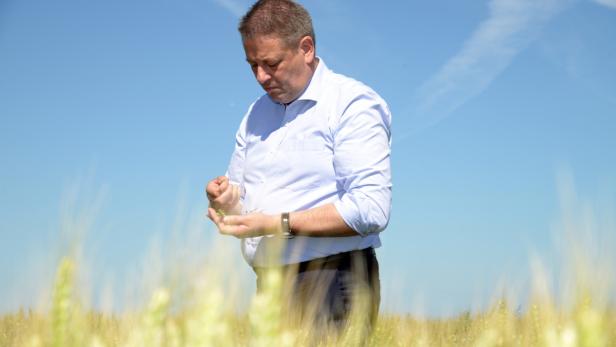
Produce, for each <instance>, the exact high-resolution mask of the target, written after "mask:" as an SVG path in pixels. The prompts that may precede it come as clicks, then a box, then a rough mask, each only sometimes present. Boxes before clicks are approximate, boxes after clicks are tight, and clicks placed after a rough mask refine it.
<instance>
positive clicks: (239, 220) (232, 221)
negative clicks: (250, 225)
mask: <svg viewBox="0 0 616 347" xmlns="http://www.w3.org/2000/svg"><path fill="white" fill-rule="evenodd" d="M245 220H246V217H245V216H225V218H223V220H222V221H223V223H225V225H242V224H245V223H244V222H245Z"/></svg>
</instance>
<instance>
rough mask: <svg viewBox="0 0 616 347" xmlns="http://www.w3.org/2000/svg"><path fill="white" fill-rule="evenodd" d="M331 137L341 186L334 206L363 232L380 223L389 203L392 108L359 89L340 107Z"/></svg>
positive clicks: (384, 222) (378, 227)
mask: <svg viewBox="0 0 616 347" xmlns="http://www.w3.org/2000/svg"><path fill="white" fill-rule="evenodd" d="M333 137H334V169H335V172H336V180H337V183H338V186H339V188H340V189H341V194H339V195H340V199H339V200H337V201H336V202H334V206H335V207H336V209H337V210H338V212H339V213H340V215H341V216H342V218H343V219H344V221H345V223H346V224H347V225H348V226H349V227H351V228H352V229H353V230H355V231H356V232H357V233H358V234H360V235H362V236H366V235H368V234H372V233H377V232H380V231H382V230H383V229H385V227H386V226H387V224H388V223H389V215H390V209H391V188H392V184H391V166H390V154H391V113H390V111H389V108H388V106H387V104H386V103H385V101H383V100H382V99H381V98H380V97H379V96H378V95H376V93H361V94H360V95H359V96H356V97H355V98H354V99H352V100H351V102H350V103H348V106H347V107H346V108H345V109H344V110H343V112H342V114H341V117H340V120H339V122H338V125H337V127H336V129H335V130H334V132H333Z"/></svg>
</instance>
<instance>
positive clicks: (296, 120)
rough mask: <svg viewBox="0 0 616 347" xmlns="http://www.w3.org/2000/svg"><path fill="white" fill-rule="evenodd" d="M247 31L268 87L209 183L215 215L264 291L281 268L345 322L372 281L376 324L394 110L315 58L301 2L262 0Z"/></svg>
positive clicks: (331, 318)
mask: <svg viewBox="0 0 616 347" xmlns="http://www.w3.org/2000/svg"><path fill="white" fill-rule="evenodd" d="M239 31H240V33H241V37H242V43H243V46H244V51H245V54H246V61H247V62H248V64H249V65H250V67H251V69H252V72H253V74H254V76H255V78H256V79H257V82H258V83H259V84H260V85H261V87H263V89H264V90H265V92H266V94H265V95H263V96H262V97H260V98H259V99H257V101H255V102H254V103H253V104H252V105H251V106H250V108H249V110H248V112H247V114H246V115H245V117H244V118H243V120H242V122H241V124H240V127H239V130H238V132H237V134H236V145H235V150H234V152H233V155H232V157H231V162H230V164H229V168H228V171H227V174H226V175H225V176H220V177H217V178H215V179H213V180H212V181H210V182H209V183H208V185H207V187H206V192H207V197H208V199H209V202H210V207H209V209H208V217H209V218H210V219H211V220H212V221H213V222H214V223H215V224H216V226H217V227H218V229H219V231H220V232H221V233H222V234H225V235H232V236H235V237H237V238H240V239H241V240H242V253H243V255H244V258H245V259H246V260H247V262H248V263H249V264H250V265H251V266H252V267H253V268H254V269H255V272H256V273H257V287H258V290H261V289H262V288H261V287H262V285H263V284H262V280H263V279H262V277H263V276H262V274H263V271H264V270H265V269H268V268H271V267H276V266H282V268H283V270H284V271H285V274H286V275H288V276H290V278H291V280H290V287H289V291H290V294H291V296H292V305H295V306H294V308H295V309H296V310H297V311H299V312H301V313H300V315H302V317H303V318H306V319H313V320H317V319H318V320H320V321H325V322H328V323H334V324H335V325H338V326H343V325H344V324H345V322H346V321H347V320H348V318H349V312H350V311H351V309H352V308H353V298H354V296H355V295H356V294H357V292H358V291H359V290H360V289H361V288H363V289H365V292H367V293H368V305H367V308H366V310H367V312H365V313H364V314H365V316H366V317H368V318H370V321H371V322H372V323H373V322H374V320H375V319H376V317H377V314H378V307H379V302H380V284H379V277H378V263H377V260H376V256H375V252H374V248H376V247H379V246H380V240H379V235H378V233H379V232H380V231H382V230H383V229H385V227H386V226H387V223H388V221H389V211H390V206H391V171H390V144H391V134H390V124H391V115H390V112H389V109H388V106H387V104H386V103H385V102H384V101H383V100H382V99H381V98H380V97H379V96H378V95H377V94H376V93H375V92H374V91H373V90H371V89H370V88H368V87H367V86H365V85H363V84H362V83H360V82H357V81H355V80H353V79H350V78H348V77H345V76H342V75H339V74H336V73H334V72H332V71H331V70H329V69H328V68H327V66H326V65H325V63H324V62H323V60H322V59H320V58H319V57H317V56H316V54H315V35H314V30H313V27H312V21H311V18H310V15H309V14H308V12H307V11H306V10H305V9H304V8H303V7H302V6H301V5H299V4H297V3H295V2H293V1H291V0H261V1H257V2H256V3H255V4H254V5H253V6H252V8H251V9H250V10H249V11H248V13H246V15H245V16H244V17H243V18H242V20H241V22H240V25H239ZM281 239H282V240H285V241H286V242H285V243H284V245H283V249H282V250H280V252H278V253H277V252H276V248H277V247H278V246H279V245H280V240H281ZM272 255H275V256H274V258H273V259H272ZM307 312H310V313H311V315H312V316H313V317H308V318H307V317H306V313H307Z"/></svg>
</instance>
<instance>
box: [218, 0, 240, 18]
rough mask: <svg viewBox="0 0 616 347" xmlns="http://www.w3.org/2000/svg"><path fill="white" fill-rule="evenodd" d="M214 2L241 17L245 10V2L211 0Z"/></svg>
mask: <svg viewBox="0 0 616 347" xmlns="http://www.w3.org/2000/svg"><path fill="white" fill-rule="evenodd" d="M212 1H213V2H214V3H216V4H218V5H220V6H221V7H222V8H224V9H225V10H227V11H229V13H231V14H232V15H233V16H234V17H237V18H239V17H241V16H243V15H244V12H246V4H244V3H242V2H240V1H237V0H212Z"/></svg>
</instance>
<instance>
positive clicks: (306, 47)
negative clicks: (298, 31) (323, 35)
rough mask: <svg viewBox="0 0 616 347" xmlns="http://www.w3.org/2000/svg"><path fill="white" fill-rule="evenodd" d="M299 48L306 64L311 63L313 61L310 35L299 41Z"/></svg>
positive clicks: (312, 41)
mask: <svg viewBox="0 0 616 347" xmlns="http://www.w3.org/2000/svg"><path fill="white" fill-rule="evenodd" d="M299 49H300V51H301V52H302V54H303V55H304V61H305V62H306V63H307V64H312V62H313V61H314V55H315V52H314V40H313V39H312V37H310V36H304V37H302V39H301V40H300V41H299Z"/></svg>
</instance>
